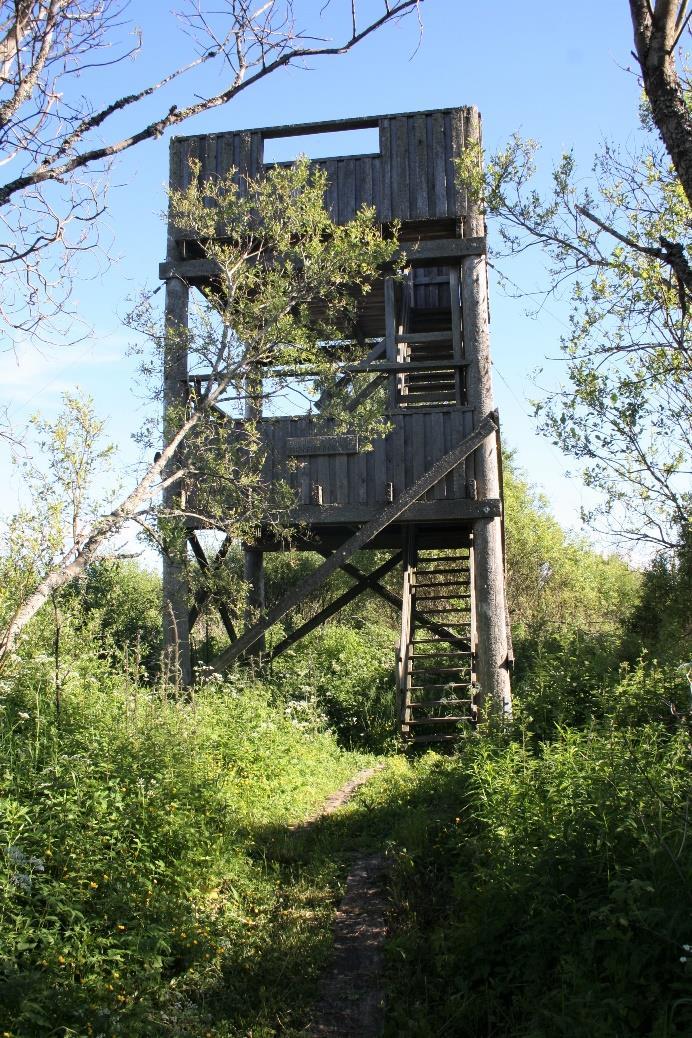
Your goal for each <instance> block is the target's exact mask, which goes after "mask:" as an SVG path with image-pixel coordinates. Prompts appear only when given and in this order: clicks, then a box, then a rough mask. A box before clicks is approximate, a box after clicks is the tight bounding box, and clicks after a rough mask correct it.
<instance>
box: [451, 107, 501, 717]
mask: <svg viewBox="0 0 692 1038" xmlns="http://www.w3.org/2000/svg"><path fill="white" fill-rule="evenodd" d="M467 126H468V138H469V141H472V142H477V143H478V144H480V143H481V130H480V116H479V114H478V111H477V109H475V108H471V109H470V112H469V116H468V122H467ZM484 223H485V221H484V218H483V214H482V212H480V211H479V210H477V209H474V210H472V211H470V213H469V216H468V218H467V222H466V227H465V232H466V234H468V235H482V234H483V233H484V230H485V227H484ZM461 271H462V280H461V303H462V312H463V325H464V346H465V356H466V359H467V360H468V361H469V362H470V367H469V368H468V402H469V404H470V405H471V406H472V407H473V408H474V410H475V414H476V417H477V418H480V417H481V416H483V415H486V414H488V412H490V411H492V410H493V388H492V377H491V360H490V333H489V328H488V275H487V267H486V262H485V255H480V256H464V257H463V259H462V261H461ZM474 464H475V479H476V487H477V494H478V499H479V500H485V499H487V498H497V497H499V496H500V474H499V459H498V454H497V442H496V439H495V437H494V436H493V437H489V438H487V439H486V440H484V442H483V444H482V445H481V447H479V449H478V450H477V451H476V453H475V457H474ZM473 562H474V594H475V599H476V603H475V604H476V609H475V621H476V632H477V638H478V660H477V676H478V687H479V695H478V702H479V708H480V710H481V711H482V710H483V705H484V702H485V705H486V712H499V713H500V714H501V715H502V716H505V717H507V716H511V711H512V697H511V690H510V682H509V668H508V649H509V647H508V644H507V625H506V615H507V605H506V594H505V577H504V564H503V555H502V523H501V520H500V519H499V518H498V519H489V520H477V521H476V522H475V523H474V527H473Z"/></svg>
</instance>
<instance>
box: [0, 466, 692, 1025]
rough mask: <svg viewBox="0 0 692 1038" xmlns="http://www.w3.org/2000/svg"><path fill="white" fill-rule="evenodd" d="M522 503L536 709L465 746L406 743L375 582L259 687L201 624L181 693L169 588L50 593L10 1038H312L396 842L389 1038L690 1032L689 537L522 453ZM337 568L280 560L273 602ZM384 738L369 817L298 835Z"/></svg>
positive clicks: (516, 481)
mask: <svg viewBox="0 0 692 1038" xmlns="http://www.w3.org/2000/svg"><path fill="white" fill-rule="evenodd" d="M506 504H507V550H508V570H509V587H510V597H511V605H512V609H513V615H514V617H515V625H514V639H515V647H516V649H517V654H518V659H519V663H518V666H517V669H516V671H515V675H514V689H515V703H516V717H515V721H514V722H513V726H512V727H511V728H509V729H507V728H500V729H498V730H495V729H493V730H490V731H484V730H480V731H479V732H477V733H473V734H469V736H468V738H467V739H465V740H464V742H463V743H462V744H461V746H460V747H459V749H458V751H457V752H456V753H454V754H452V755H449V756H444V757H443V756H439V755H438V754H436V753H428V754H425V755H424V756H422V757H421V758H419V759H413V760H406V759H404V758H403V757H402V756H400V755H397V754H396V752H392V751H394V750H395V744H394V742H393V739H392V736H391V732H392V716H393V710H392V693H393V687H392V664H393V655H394V653H393V650H394V646H395V643H396V639H397V630H396V617H395V615H394V613H393V612H391V613H388V612H387V610H386V608H385V609H383V608H382V606H381V605H380V604H378V600H377V599H375V598H369V597H368V596H365V597H364V598H363V599H361V600H360V601H359V602H358V604H357V607H356V606H354V607H353V608H351V607H349V608H347V609H345V610H344V611H343V612H342V613H341V614H340V615H339V616H338V617H337V618H335V619H334V620H333V621H332V622H331V623H330V624H328V625H326V626H324V627H321V628H319V629H318V630H317V631H315V632H314V633H313V634H311V635H310V636H309V637H308V638H306V639H304V640H302V641H300V642H298V643H297V644H296V645H294V646H293V647H291V648H290V649H289V650H287V651H286V652H284V653H283V654H282V655H281V656H279V657H278V658H277V659H276V660H275V661H274V663H273V664H272V666H271V668H270V669H269V670H268V671H267V672H265V673H262V674H261V673H260V672H259V671H256V674H255V676H253V675H252V672H251V671H249V670H247V669H246V670H244V671H238V672H237V673H235V674H233V675H231V677H230V678H229V679H228V680H227V681H224V682H220V681H216V680H213V681H207V682H206V683H205V682H204V680H203V675H204V669H203V664H204V658H205V644H204V641H202V642H201V643H199V644H198V646H197V657H198V662H199V664H200V666H201V670H200V675H201V676H202V680H201V683H200V684H198V686H197V687H196V688H195V690H194V692H193V693H191V694H190V696H189V697H177V698H176V696H175V695H172V693H171V690H170V689H168V688H166V687H165V686H163V685H162V678H161V669H160V652H161V643H160V626H159V613H158V603H159V594H160V584H159V578H158V576H156V575H154V574H150V573H146V572H143V571H141V570H140V569H139V568H138V567H137V565H136V564H135V563H133V562H123V561H117V560H103V561H102V562H100V563H98V564H97V565H95V566H93V567H91V568H90V569H89V570H88V572H87V573H86V574H85V576H84V578H83V579H82V580H81V581H80V582H79V583H78V584H74V585H72V586H71V587H69V588H65V589H63V590H62V591H61V592H59V593H57V594H56V595H54V596H53V598H52V599H51V601H50V602H49V603H48V604H47V606H46V608H44V610H43V611H42V612H41V613H40V614H39V615H38V616H36V617H35V618H34V620H33V621H32V624H31V625H30V627H29V628H27V631H26V635H25V639H24V641H23V643H22V645H21V651H20V654H19V655H18V656H16V657H15V658H14V659H13V660H10V661H8V664H7V665H6V667H5V670H4V671H3V674H2V689H1V692H0V698H1V702H0V706H1V707H2V710H0V741H1V743H2V762H3V763H2V766H1V767H0V883H1V884H2V887H3V890H2V900H1V907H0V1005H1V1006H2V1009H1V1010H0V1033H2V1032H3V1031H4V1032H6V1033H7V1034H8V1035H11V1036H12V1038H34V1036H37V1038H38V1036H42V1035H46V1036H48V1035H59V1036H61V1038H67V1036H70V1035H80V1036H82V1035H85V1036H86V1035H104V1036H109V1038H110V1036H111V1035H113V1036H115V1035H127V1036H133V1038H137V1036H145V1035H146V1036H149V1035H153V1036H155V1035H157V1034H161V1035H163V1034H170V1033H174V1034H180V1035H191V1036H202V1035H215V1036H220V1038H240V1036H248V1038H249V1036H250V1035H252V1036H253V1038H256V1036H258V1035H261V1036H270V1035H275V1034H286V1035H292V1034H293V1035H298V1034H299V1033H300V1030H301V1028H303V1027H304V1025H305V1023H306V1021H307V1019H308V1013H309V1007H310V1004H311V1002H312V1000H313V999H314V997H315V993H316V982H317V978H318V976H319V973H320V971H321V969H322V967H323V964H324V962H325V958H326V956H327V955H328V952H329V945H330V925H331V919H332V915H333V911H334V906H335V904H336V902H337V900H338V897H339V893H340V890H341V889H342V884H343V882H344V879H345V875H346V871H347V867H348V862H349V855H350V854H352V853H353V852H354V850H356V849H358V850H364V849H368V848H370V847H372V848H373V849H374V848H377V849H378V850H381V849H382V848H384V849H385V850H386V852H387V854H388V855H389V857H390V859H391V861H392V866H393V867H392V872H391V890H390V894H391V902H392V912H391V918H390V927H391V937H390V940H389V942H388V946H387V948H388V951H387V956H388V963H389V965H388V986H389V997H388V1007H389V1008H388V1023H387V1033H388V1034H390V1035H405V1034H410V1035H416V1036H421V1038H425V1036H426V1035H431V1036H432V1035H435V1036H437V1035H447V1034H448V1035H460V1036H463V1035H467V1034H468V1035H469V1036H471V1035H473V1036H474V1038H477V1036H481V1038H483V1036H486V1038H491V1036H493V1035H497V1034H502V1035H503V1036H504V1035H507V1036H511V1038H528V1036H532V1038H554V1036H559V1035H565V1036H569V1038H581V1036H584V1038H586V1036H589V1038H590V1036H599V1035H603V1036H604V1038H605V1036H608V1038H610V1036H612V1035H617V1036H619V1038H620V1036H621V1038H630V1036H631V1038H634V1036H652V1038H654V1036H655V1038H675V1036H682V1035H685V1034H688V1033H689V1031H690V1028H691V1027H692V1000H690V998H689V994H688V992H689V987H690V985H689V981H690V978H689V972H688V971H689V969H690V966H689V964H688V961H687V960H688V959H689V960H690V961H691V962H692V953H689V954H688V947H689V946H691V945H692V933H691V932H690V931H689V918H690V913H689V909H690V905H689V890H690V880H691V879H692V875H691V872H692V854H691V851H690V842H689V839H688V835H687V829H688V814H689V802H690V795H691V794H692V789H691V788H690V775H691V774H692V769H691V768H690V765H691V764H692V761H691V760H690V753H691V749H690V693H689V686H688V681H687V677H686V673H687V672H686V669H685V667H684V664H686V663H687V661H688V659H689V654H690V644H689V632H690V620H689V610H688V601H689V598H688V596H687V594H686V589H687V588H688V586H689V558H688V553H686V552H685V551H684V550H681V551H680V552H679V554H678V556H677V557H676V559H675V560H674V561H670V559H669V558H667V559H665V560H656V561H655V562H654V563H653V565H652V566H651V568H650V569H649V570H648V571H647V572H645V573H644V574H641V573H637V572H633V571H632V570H631V569H629V568H628V567H627V565H625V564H624V563H623V562H622V561H620V560H618V559H617V558H603V557H601V556H600V555H598V554H595V553H594V552H593V551H592V550H590V549H589V548H588V546H587V545H586V544H585V543H582V542H580V541H577V540H574V539H571V538H570V537H568V536H567V535H565V534H564V532H563V531H562V530H561V529H560V528H559V526H558V525H557V524H556V523H555V522H554V520H552V519H551V517H550V516H549V514H548V513H547V511H546V509H545V507H544V506H543V504H542V502H541V500H540V498H539V497H538V496H537V495H536V493H535V491H533V490H532V488H531V487H530V486H529V485H528V484H527V483H526V481H525V480H524V479H523V477H522V476H521V474H520V473H518V472H517V471H515V470H514V468H513V466H512V464H511V461H510V462H509V464H508V465H507V473H506ZM236 555H237V553H235V552H230V553H229V556H228V568H229V575H230V577H229V586H233V585H234V581H236V582H237V586H238V587H240V586H241V585H240V583H239V582H240V571H239V558H240V557H239V556H238V557H236ZM314 561H315V560H311V559H310V558H309V557H307V556H305V557H303V559H302V560H301V563H300V565H298V566H292V565H288V563H287V561H286V559H284V558H282V557H281V556H277V557H276V558H275V559H273V560H270V562H269V566H268V586H269V591H270V594H271V595H278V594H280V593H283V591H284V590H285V589H286V588H287V587H288V586H290V584H291V583H292V582H295V581H300V580H302V579H304V577H305V574H306V572H308V571H309V569H310V566H311V565H313V564H314ZM20 562H21V560H18V559H17V557H14V558H11V557H6V559H5V561H3V563H2V574H1V576H2V581H1V586H2V600H1V602H2V609H3V611H4V614H5V615H6V616H8V615H11V613H12V609H13V607H14V606H13V603H14V602H15V601H16V599H17V598H18V597H20V596H21V594H22V591H23V583H22V581H23V579H24V578H23V576H22V572H21V566H20ZM372 564H373V560H372V559H370V560H368V558H367V557H366V556H365V555H364V556H363V558H362V559H360V561H359V565H360V566H362V567H363V568H364V569H367V568H368V566H369V565H372ZM375 564H376V563H375ZM236 570H237V571H238V572H235V571H236ZM234 573H235V575H234ZM338 580H340V581H342V582H343V581H346V580H347V578H345V577H341V578H338ZM344 586H345V585H344ZM340 590H343V587H342V585H341V584H338V582H337V583H335V584H334V586H333V587H331V588H330V589H329V593H330V594H333V593H338V592H339V591H340ZM325 593H326V592H325ZM318 605H319V603H317V602H315V603H313V606H315V607H316V606H318ZM307 615H308V614H307V613H305V614H303V613H301V614H300V615H299V616H296V617H293V618H292V621H291V622H292V623H293V624H295V625H298V624H300V623H303V622H304V621H305V619H306V618H307ZM200 630H201V631H205V633H206V632H207V631H208V632H209V637H210V638H211V639H212V641H213V643H214V645H216V644H217V643H218V641H219V638H220V631H219V629H218V627H215V626H214V623H213V622H211V621H210V624H209V625H207V626H206V627H205V625H201V627H200ZM286 633H290V628H287V629H286V631H284V632H283V633H282V632H275V633H274V644H275V643H276V639H278V638H280V637H282V636H283V635H285V634H286ZM657 660H658V662H657ZM372 752H377V753H379V754H387V755H388V756H387V757H386V760H387V767H386V769H385V771H384V772H383V773H382V774H381V775H380V776H378V778H377V779H376V780H374V781H373V782H372V783H371V784H369V785H368V786H367V787H365V788H364V789H363V790H362V791H361V793H360V795H359V796H358V797H357V798H356V800H355V801H354V802H353V803H352V804H351V805H350V806H349V807H348V808H347V809H345V810H342V811H341V812H340V813H339V814H338V815H336V816H334V817H332V818H330V819H329V820H325V821H324V822H322V823H320V824H319V825H317V826H315V827H314V828H313V829H312V830H310V831H309V832H292V831H291V830H290V828H289V826H290V825H291V824H292V823H295V822H298V821H300V820H301V819H302V818H304V817H306V816H308V815H309V814H310V813H311V812H312V811H313V810H314V809H315V807H316V806H317V805H318V804H319V803H320V802H321V801H322V800H323V799H324V797H325V796H326V795H327V794H328V793H329V792H331V791H332V790H334V789H336V788H337V787H338V786H339V785H340V784H341V783H342V782H343V781H344V780H345V779H346V778H348V777H350V776H351V775H352V774H353V773H354V772H355V771H357V770H358V769H359V768H360V767H362V766H363V764H364V763H365V762H366V761H368V760H372V757H367V756H365V755H364V754H365V753H372Z"/></svg>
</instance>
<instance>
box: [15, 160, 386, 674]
mask: <svg viewBox="0 0 692 1038" xmlns="http://www.w3.org/2000/svg"><path fill="white" fill-rule="evenodd" d="M234 172H235V171H233V170H231V171H230V173H229V175H228V177H226V178H223V179H219V180H217V181H214V182H211V183H210V182H207V183H200V181H199V178H198V176H197V175H196V173H197V171H196V170H194V169H193V177H192V179H191V184H190V186H189V188H187V189H185V190H184V191H181V192H178V193H174V194H173V195H172V196H171V213H170V215H171V219H172V220H173V221H174V223H175V224H176V225H178V226H183V227H185V228H189V229H190V230H193V229H194V232H195V234H196V235H197V237H198V238H202V239H208V241H207V245H206V250H207V255H208V257H209V259H210V260H212V261H213V262H214V263H215V264H216V266H217V270H218V274H217V276H216V278H215V286H216V287H215V289H214V290H213V291H210V292H208V293H207V300H206V302H207V306H208V309H209V312H210V317H208V318H203V319H202V321H201V323H200V324H199V325H198V326H197V327H196V328H195V327H193V328H191V329H190V330H189V331H186V332H185V333H179V334H185V335H186V342H185V345H186V347H187V348H188V350H189V351H190V353H191V356H192V357H193V363H195V362H196V364H197V365H199V364H203V365H204V366H205V368H206V371H205V377H204V380H203V381H202V382H200V383H199V384H198V386H197V387H196V388H195V387H194V386H193V387H192V388H191V391H190V394H189V396H188V399H187V400H186V402H185V403H184V404H183V405H181V406H180V408H179V410H176V411H174V413H169V414H168V415H167V416H166V423H165V425H166V428H168V429H169V430H170V434H169V436H168V438H167V441H166V442H165V443H164V444H163V446H162V448H161V450H159V451H157V453H156V456H155V460H154V462H153V463H152V464H151V465H149V466H148V468H147V470H146V472H145V473H144V475H143V476H142V478H141V479H140V480H139V482H138V483H137V485H136V486H135V487H134V488H133V489H132V490H131V491H130V492H129V493H128V494H127V495H126V496H124V497H123V499H122V500H121V501H120V502H119V503H118V504H117V505H116V506H115V507H114V508H111V510H110V511H108V512H107V513H105V514H102V515H96V516H95V517H93V518H92V521H91V523H90V524H89V525H87V524H85V523H84V522H83V521H81V520H80V521H75V522H63V523H62V524H61V530H62V535H61V538H60V541H59V543H54V544H53V545H52V546H51V550H50V551H49V552H47V553H44V557H45V560H46V561H45V564H44V565H43V566H42V567H39V571H38V572H37V573H36V576H35V581H34V584H33V586H32V588H31V589H30V591H29V592H28V593H27V595H26V596H25V598H24V600H23V601H21V602H20V603H18V605H17V607H16V609H15V610H14V613H13V615H12V616H11V617H10V619H9V622H8V623H7V625H6V627H5V630H4V631H3V633H2V635H1V636H0V659H6V658H7V657H8V655H9V654H10V653H11V652H12V651H13V650H14V648H15V646H16V644H17V640H18V639H19V637H20V635H21V632H22V630H23V629H24V628H25V626H26V624H27V623H29V621H30V620H31V619H32V618H33V617H34V616H35V615H36V613H37V612H38V611H39V609H40V608H41V607H42V606H43V604H44V603H45V602H46V601H47V600H48V598H49V597H50V595H51V594H53V593H54V592H55V591H57V590H58V589H59V588H61V587H64V586H65V585H66V584H68V583H69V582H70V581H72V580H74V579H75V578H77V577H79V576H80V575H81V574H83V573H84V572H85V570H86V569H87V567H88V566H89V565H90V564H91V563H92V562H93V561H94V560H95V559H96V558H97V557H98V555H99V552H101V551H102V550H103V548H104V546H105V545H106V544H107V543H108V541H109V539H110V538H112V537H113V536H114V535H115V534H117V533H119V532H120V531H122V530H123V528H124V527H125V526H126V525H127V524H128V523H135V524H138V525H139V526H140V527H145V528H146V529H147V530H148V531H149V532H150V534H151V535H152V536H153V537H154V538H158V537H159V535H158V534H157V532H156V528H157V524H158V525H159V527H160V526H161V525H163V528H164V530H165V534H164V536H163V537H162V538H159V539H160V540H161V541H162V542H165V541H166V540H170V539H171V538H172V537H175V535H176V532H177V534H178V535H180V532H181V530H182V526H183V524H184V520H185V518H186V517H188V516H189V515H190V514H193V515H194V518H195V519H196V520H198V521H200V522H202V523H205V522H207V523H209V524H210V525H212V526H215V527H216V528H219V529H222V530H224V531H225V532H226V533H227V534H228V535H232V536H235V537H242V535H243V533H245V532H247V531H249V530H251V529H252V528H253V527H254V526H255V525H256V524H257V521H258V517H259V516H260V515H263V516H266V514H267V512H268V511H269V510H270V504H271V503H272V502H273V503H274V506H275V508H276V511H277V520H276V521H277V523H278V522H280V511H281V509H280V508H278V507H276V506H277V504H279V505H281V504H283V505H285V504H286V503H287V502H286V500H285V499H284V500H282V501H278V502H277V496H276V495H277V493H278V494H279V495H280V494H281V492H282V488H281V487H279V488H276V487H274V488H270V487H267V486H266V485H265V483H264V482H263V480H262V475H261V461H262V459H261V455H260V454H259V453H258V447H259V443H258V440H257V437H256V435H255V430H254V426H253V423H252V422H249V423H246V426H245V428H244V430H243V433H242V435H241V436H233V435H232V431H233V430H232V422H229V421H228V420H227V416H226V414H224V412H223V411H222V410H221V405H223V404H224V402H227V403H228V401H229V400H230V401H231V403H232V401H233V400H236V401H237V400H242V399H243V398H244V395H245V393H246V386H247V382H248V378H250V379H252V378H256V376H257V372H258V370H261V368H262V367H263V366H265V365H268V364H271V365H272V368H273V369H274V370H277V369H278V370H279V371H281V370H282V369H283V370H284V371H285V372H286V373H287V374H286V376H285V377H286V378H290V377H291V376H290V373H291V372H292V371H298V372H300V371H301V370H305V369H309V370H310V371H311V372H313V373H317V374H320V373H321V374H322V375H323V376H324V377H326V378H331V381H332V384H336V382H337V381H338V379H339V375H340V373H341V369H342V367H343V365H344V364H347V363H348V362H349V361H350V360H351V359H352V352H353V353H355V352H357V349H358V345H357V343H356V342H355V341H354V342H353V343H352V344H351V347H352V352H351V350H350V349H349V342H348V336H347V335H346V336H345V335H344V329H345V328H346V329H347V328H348V326H349V320H350V319H351V317H352V316H354V314H355V310H356V308H357V303H356V300H357V299H358V298H362V296H363V295H364V294H366V293H367V292H368V291H369V290H370V288H371V285H372V283H373V281H374V280H375V278H376V277H377V276H378V274H379V271H380V270H381V268H382V266H383V265H384V264H389V263H390V262H391V261H392V258H393V255H394V253H395V251H396V248H397V241H396V238H395V237H391V236H389V237H388V238H387V239H385V238H384V237H383V235H382V229H381V227H380V226H379V224H377V223H376V220H375V212H374V210H373V209H368V208H363V209H362V210H361V211H360V212H359V213H358V214H357V215H356V217H355V218H354V219H353V220H352V221H350V222H349V223H347V224H343V225H338V224H335V223H334V222H333V220H332V218H331V216H330V214H329V213H328V211H327V209H326V208H325V204H324V194H325V188H326V173H325V172H324V171H322V170H320V169H319V168H317V167H312V166H311V164H310V163H309V162H308V160H307V159H305V160H300V161H298V162H297V163H296V164H295V165H293V166H291V167H281V166H278V167H275V168H274V169H272V170H270V171H268V172H267V173H266V174H265V175H264V176H261V177H258V178H257V179H255V180H251V179H250V180H248V181H247V183H246V185H245V190H243V191H242V192H241V191H240V188H239V185H238V183H237V182H235V181H234V179H233V175H234ZM219 224H221V225H222V226H223V227H224V237H223V239H221V240H220V239H217V238H216V229H217V227H218V225H219ZM316 303H319V307H318V311H319V312H318V315H317V316H316V313H315V304H316ZM320 314H321V315H322V316H319V315H320ZM135 320H137V322H138V323H141V320H142V315H141V314H138V315H137V316H136V318H135ZM337 339H338V340H339V343H340V346H339V349H338V350H335V349H334V342H335V340H337ZM153 342H154V346H155V348H156V349H157V350H158V352H159V355H162V354H163V353H165V351H167V350H177V349H179V348H180V341H179V339H177V338H176V334H174V333H172V332H171V330H170V329H169V330H168V332H167V333H165V332H164V333H162V332H159V331H157V330H156V329H154V330H153ZM279 377H281V376H279ZM349 418H350V421H351V422H353V423H355V424H356V426H357V427H359V429H360V430H361V431H362V432H364V433H365V434H366V435H367V434H368V432H371V433H372V432H374V431H375V429H374V428H373V426H372V425H371V422H372V420H373V416H372V415H371V414H370V412H369V411H368V410H367V409H366V420H365V421H363V418H362V416H361V418H360V423H359V414H358V411H355V412H354V413H352V414H351V415H350V416H349ZM380 432H381V429H380ZM67 440H68V441H69V437H68V438H67ZM70 442H71V441H69V442H68V446H69V450H68V451H67V452H66V450H65V449H63V448H59V449H58V451H57V455H58V464H57V468H56V471H59V472H60V473H61V478H62V485H63V487H64V488H65V489H66V490H67V491H69V493H67V494H64V495H63V497H64V498H66V501H65V506H64V514H65V515H68V514H74V508H73V509H72V511H70V507H71V505H70V502H71V501H74V500H76V498H75V492H73V491H72V490H71V489H70V488H72V487H73V486H74V485H75V479H74V478H73V476H74V474H75V472H76V459H77V460H78V454H79V452H75V451H74V450H73V449H72V447H71V446H70ZM63 446H64V444H63ZM92 446H93V444H92ZM91 453H92V454H93V450H92V452H91ZM92 462H93V459H92ZM92 462H89V461H88V460H86V461H80V466H81V469H80V471H82V472H83V471H85V470H86V468H88V467H89V465H91V467H92V468H93V463H92ZM54 468H55V466H54ZM80 486H81V481H80ZM172 486H175V487H178V488H181V490H185V488H189V489H190V490H191V491H193V492H192V493H191V494H190V495H189V498H188V497H187V495H186V494H184V493H179V494H176V495H175V498H174V500H175V501H176V502H178V504H177V505H176V507H174V508H170V507H169V508H168V509H163V508H162V506H161V504H160V502H161V495H162V493H164V492H165V491H166V490H167V489H168V488H170V487H172ZM86 493H87V491H86V490H81V491H80V492H79V494H78V495H77V497H78V498H79V500H80V501H81V500H83V499H84V498H85V496H86ZM166 499H167V500H169V501H170V500H172V496H171V495H166ZM186 501H187V503H185V502H186Z"/></svg>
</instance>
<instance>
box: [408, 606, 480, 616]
mask: <svg viewBox="0 0 692 1038" xmlns="http://www.w3.org/2000/svg"><path fill="white" fill-rule="evenodd" d="M416 611H417V612H418V613H422V614H423V616H428V615H429V614H430V613H433V614H435V615H436V616H438V615H442V616H446V615H451V614H452V613H468V609H465V608H462V606H459V608H458V609H438V608H437V606H436V607H435V608H434V609H428V608H427V607H424V606H419V607H416Z"/></svg>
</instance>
